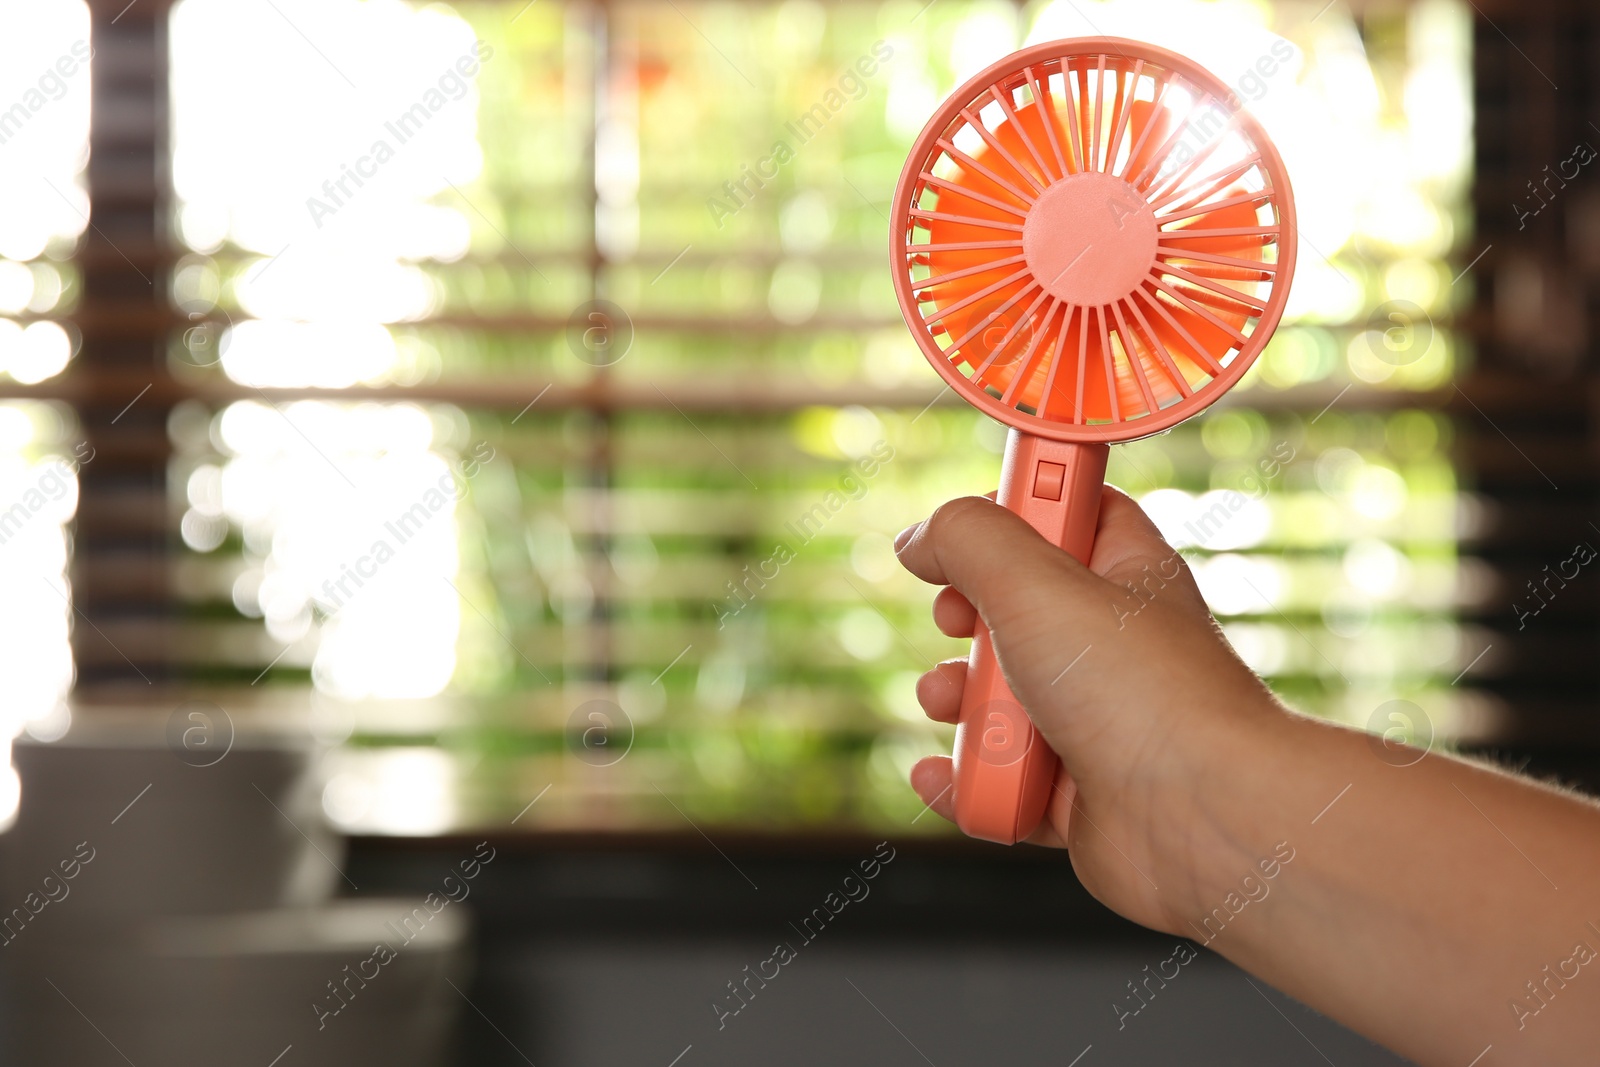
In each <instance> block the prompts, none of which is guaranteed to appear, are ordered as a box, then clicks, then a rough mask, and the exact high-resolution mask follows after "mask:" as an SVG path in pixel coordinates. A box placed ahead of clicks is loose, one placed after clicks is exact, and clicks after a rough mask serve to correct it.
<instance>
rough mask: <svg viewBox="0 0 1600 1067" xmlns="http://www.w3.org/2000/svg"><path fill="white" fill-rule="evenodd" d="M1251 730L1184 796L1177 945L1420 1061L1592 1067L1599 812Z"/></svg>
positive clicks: (1475, 770)
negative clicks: (1185, 863) (1186, 868)
mask: <svg viewBox="0 0 1600 1067" xmlns="http://www.w3.org/2000/svg"><path fill="white" fill-rule="evenodd" d="M1251 732H1252V737H1251V739H1250V740H1249V741H1247V742H1244V743H1243V744H1242V745H1236V746H1235V751H1233V752H1232V753H1231V754H1227V755H1226V756H1224V757H1223V758H1222V760H1220V761H1218V760H1216V759H1213V767H1212V774H1213V776H1214V777H1215V778H1216V781H1215V788H1212V789H1210V790H1205V791H1202V793H1201V794H1200V795H1198V796H1197V797H1196V798H1195V800H1196V820H1197V822H1198V824H1199V826H1200V830H1199V831H1198V833H1197V837H1198V839H1199V840H1200V841H1202V842H1209V843H1210V847H1208V848H1206V849H1205V850H1204V852H1205V858H1204V859H1203V860H1199V861H1197V862H1198V863H1199V864H1200V866H1201V870H1200V871H1199V872H1198V873H1197V875H1196V877H1195V879H1194V885H1195V886H1196V889H1197V892H1196V894H1195V896H1194V897H1193V899H1191V900H1189V901H1188V902H1187V903H1186V906H1185V908H1186V910H1189V911H1191V912H1192V914H1191V915H1187V916H1184V921H1185V924H1186V925H1187V927H1188V929H1187V930H1185V931H1182V932H1186V933H1188V934H1190V936H1192V937H1194V938H1195V939H1196V940H1197V941H1201V942H1204V943H1206V944H1208V945H1209V947H1211V948H1213V949H1214V950H1216V951H1218V952H1220V953H1222V954H1223V955H1224V956H1227V957H1228V958H1229V959H1232V960H1233V961H1234V962H1236V963H1238V964H1239V965H1240V966H1242V967H1245V968H1247V969H1249V970H1250V971H1252V972H1253V973H1256V974H1259V975H1261V976H1262V977H1263V978H1265V979H1266V980H1268V981H1270V982H1271V983H1273V984H1274V985H1276V986H1277V987H1279V988H1280V989H1283V990H1284V991H1286V992H1288V993H1291V994H1293V995H1294V996H1296V997H1298V998H1300V999H1301V1000H1303V1001H1305V1002H1306V1003H1307V1004H1310V1005H1311V1006H1313V1007H1315V1008H1317V1009H1318V1010H1320V1011H1322V1012H1324V1013H1326V1014H1328V1015H1330V1016H1332V1017H1334V1018H1336V1019H1339V1020H1340V1021H1342V1022H1344V1023H1346V1024H1347V1025H1349V1026H1351V1027H1353V1028H1355V1029H1357V1030H1359V1031H1360V1032H1362V1033H1364V1034H1366V1035H1368V1036H1369V1037H1371V1038H1373V1039H1374V1040H1376V1041H1379V1042H1381V1043H1383V1044H1386V1045H1388V1046H1390V1047H1392V1048H1395V1049H1397V1050H1398V1051H1401V1052H1402V1053H1404V1054H1406V1055H1408V1056H1410V1057H1412V1058H1414V1059H1416V1060H1417V1061H1418V1062H1420V1063H1424V1064H1433V1063H1439V1064H1451V1065H1455V1067H1464V1065H1465V1064H1467V1063H1469V1062H1471V1061H1472V1060H1473V1059H1474V1057H1476V1056H1478V1054H1479V1053H1480V1052H1482V1051H1483V1049H1484V1048H1485V1047H1486V1046H1488V1045H1490V1044H1493V1045H1494V1047H1495V1050H1496V1052H1495V1056H1494V1058H1493V1061H1492V1062H1494V1063H1498V1064H1509V1063H1539V1064H1557V1063H1577V1062H1580V1061H1581V1062H1584V1063H1588V1062H1592V1061H1593V1058H1594V1055H1595V1049H1594V1044H1595V1041H1596V1040H1600V958H1595V959H1594V960H1593V962H1591V963H1585V962H1583V960H1584V959H1587V958H1589V957H1590V956H1591V955H1592V954H1593V953H1600V809H1596V808H1595V807H1594V806H1592V805H1590V804H1588V803H1585V802H1583V801H1580V800H1575V799H1573V798H1570V797H1567V796H1564V795H1562V794H1560V793H1558V792H1556V791H1554V790H1550V789H1546V788H1544V787H1542V786H1538V785H1535V784H1533V783H1530V782H1527V781H1525V780H1519V779H1515V778H1512V777H1510V776H1507V775H1504V774H1501V773H1499V772H1497V771H1493V770H1490V769H1487V768H1482V767H1478V766H1475V765H1472V764H1468V763H1466V762H1463V761H1460V760H1456V759H1452V758H1448V757H1442V756H1435V755H1430V756H1427V757H1425V758H1423V759H1421V760H1420V761H1419V762H1417V763H1416V764H1414V765H1411V766H1395V765H1393V763H1391V762H1386V761H1384V760H1383V759H1380V758H1379V756H1378V754H1377V752H1376V751H1375V750H1374V748H1373V744H1372V741H1371V739H1370V738H1368V737H1367V736H1366V735H1364V734H1359V733H1356V732H1354V731H1351V730H1346V729H1342V728H1337V727H1332V726H1329V725H1327V724H1323V723H1318V722H1314V721H1311V720H1306V719H1302V718H1298V717H1286V718H1283V719H1277V720H1270V721H1269V722H1268V724H1266V725H1265V726H1263V727H1260V728H1256V727H1252V731H1251ZM1573 841H1583V842H1589V843H1592V845H1593V847H1592V848H1583V849H1574V848H1573V847H1572V846H1571V844H1570V843H1571V842H1573ZM1286 850H1292V857H1293V858H1292V859H1289V860H1288V861H1287V862H1284V860H1283V856H1284V855H1285V854H1286ZM1263 861H1266V862H1265V863H1263ZM1268 871H1272V872H1273V876H1272V877H1270V878H1269V877H1267V872H1268ZM1247 876H1248V877H1249V881H1246V877H1247ZM1590 923H1593V924H1594V926H1592V927H1591V926H1590V925H1589V924H1590ZM1579 946H1583V947H1582V948H1581V949H1580V947H1579ZM1546 968H1548V970H1547V969H1546ZM1530 982H1531V983H1533V985H1532V988H1531V989H1530V987H1529V985H1528V983H1530ZM1519 1003H1520V1004H1521V1005H1522V1006H1521V1007H1520V1008H1519V1007H1517V1006H1516V1005H1518V1004H1519Z"/></svg>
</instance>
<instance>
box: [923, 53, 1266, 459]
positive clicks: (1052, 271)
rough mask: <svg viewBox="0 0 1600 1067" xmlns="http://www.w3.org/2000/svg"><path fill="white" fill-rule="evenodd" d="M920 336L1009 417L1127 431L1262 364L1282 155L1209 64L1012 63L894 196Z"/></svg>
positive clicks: (970, 98)
mask: <svg viewBox="0 0 1600 1067" xmlns="http://www.w3.org/2000/svg"><path fill="white" fill-rule="evenodd" d="M894 208H895V214H894V217H895V218H897V219H899V220H900V225H899V228H898V229H897V230H896V232H895V234H894V235H893V239H894V245H893V247H892V249H891V252H892V255H893V257H894V260H895V263H896V269H895V279H894V281H895V288H896V291H897V293H898V295H899V298H900V305H901V310H902V312H903V313H904V315H905V318H906V321H907V324H908V325H910V327H911V329H912V332H913V334H914V335H915V336H916V337H917V341H918V344H919V345H920V346H921V348H922V350H923V352H924V354H926V355H927V357H928V359H929V360H930V361H931V362H932V363H933V365H934V367H935V368H936V369H937V370H938V371H939V372H940V374H941V375H943V376H944V378H945V380H946V381H947V382H948V383H949V384H950V385H951V386H952V387H954V388H956V389H957V390H958V391H960V392H961V393H962V394H963V395H964V396H965V397H966V398H967V399H968V400H969V401H971V402H972V403H974V404H976V405H977V406H979V407H980V408H982V409H984V410H985V411H987V412H988V413H989V414H991V415H993V416H994V417H995V418H998V419H1000V420H1002V421H1004V422H1007V423H1009V424H1011V425H1015V426H1019V427H1021V428H1024V429H1027V430H1029V431H1030V432H1034V433H1038V434H1042V435H1044V436H1049V437H1055V438H1058V439H1064V440H1095V441H1114V440H1127V439H1132V438H1135V437H1141V436H1144V435H1146V434H1150V433H1155V432H1158V431H1160V430H1163V429H1165V428H1167V427H1169V426H1172V425H1174V424H1175V423H1177V422H1179V421H1181V420H1182V419H1185V418H1187V417H1189V416H1190V415H1192V414H1194V413H1195V412H1197V411H1199V410H1200V409H1201V408H1203V407H1205V406H1206V405H1207V404H1209V403H1210V402H1211V401H1212V400H1214V399H1216V397H1217V396H1220V395H1221V394H1222V392H1224V391H1225V390H1226V389H1227V388H1228V387H1229V386H1231V385H1232V384H1233V383H1234V382H1235V381H1237V380H1238V378H1239V377H1240V376H1241V375H1242V374H1243V373H1244V371H1245V370H1246V369H1247V368H1248V367H1249V364H1250V363H1251V362H1252V361H1253V360H1254V359H1255V357H1256V355H1257V354H1258V353H1259V351H1260V349H1261V348H1262V346H1263V345H1264V344H1265V343H1266V340H1267V338H1268V337H1269V336H1270V335H1271V332H1272V330H1273V328H1274V327H1275V326H1276V325H1277V322H1278V319H1279V316H1280V315H1281V314H1282V310H1283V304H1284V301H1285V300H1286V299H1287V295H1288V285H1289V281H1290V278H1291V276H1292V273H1293V266H1294V253H1295V229H1294V208H1293V202H1292V196H1291V193H1290V189H1289V184H1288V179H1287V176H1286V174H1285V173H1284V169H1283V164H1282V161H1281V159H1280V158H1279V156H1278V154H1277V151H1276V149H1275V148H1274V147H1273V146H1272V144H1271V142H1270V141H1268V139H1267V137H1266V135H1265V134H1264V133H1263V132H1262V130H1261V128H1260V126H1259V125H1258V124H1257V123H1256V121H1255V120H1254V119H1253V118H1252V117H1251V116H1250V115H1248V114H1247V113H1245V112H1243V111H1241V110H1239V108H1238V101H1237V99H1236V98H1234V97H1232V96H1231V95H1230V94H1229V92H1228V90H1227V88H1226V86H1224V85H1223V84H1222V83H1221V82H1219V81H1218V80H1217V79H1216V78H1215V77H1214V76H1212V75H1211V74H1210V73H1209V72H1207V71H1205V70H1204V69H1203V68H1201V67H1199V66H1198V65H1197V64H1194V63H1192V62H1190V61H1189V60H1187V59H1184V58H1183V57H1181V56H1178V55H1176V54H1174V53H1171V52H1168V51H1166V50H1164V49H1160V48H1156V47H1154V46H1151V45H1145V44H1140V43H1138V42H1134V41H1124V40H1120V39H1116V38H1091V39H1079V40H1072V41H1056V42H1051V43H1049V44H1043V45H1038V46H1035V47H1033V48H1029V49H1026V50H1024V51H1022V52H1019V53H1017V54H1016V55H1013V56H1011V57H1009V58H1007V59H1006V60H1004V61H1002V62H1001V63H999V64H996V65H995V66H993V67H991V68H989V69H988V70H986V71H984V72H982V73H981V74H979V75H978V76H977V77H976V78H974V79H972V80H971V81H969V82H968V83H967V84H966V85H964V86H963V87H962V88H961V89H960V90H958V91H957V92H956V93H955V94H954V95H953V96H952V97H951V98H950V99H949V100H948V101H946V102H945V104H944V105H943V106H942V107H941V108H940V110H939V111H938V112H937V113H936V114H935V115H934V117H933V118H932V120H930V122H929V123H928V125H927V127H926V128H925V129H924V130H923V132H922V135H921V136H920V137H919V138H918V140H917V142H916V145H915V146H914V148H913V151H912V154H911V157H910V159H908V161H907V163H906V169H905V171H904V173H903V174H902V175H901V179H900V184H899V186H898V187H897V189H896V190H895V202H894Z"/></svg>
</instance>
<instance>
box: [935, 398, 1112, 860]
mask: <svg viewBox="0 0 1600 1067" xmlns="http://www.w3.org/2000/svg"><path fill="white" fill-rule="evenodd" d="M1110 451H1111V450H1110V449H1109V448H1108V447H1107V446H1105V445H1103V444H1078V443H1073V442H1068V441H1052V440H1048V439H1046V438H1043V437H1035V436H1033V435H1032V434H1028V433H1023V432H1022V431H1021V430H1016V429H1013V430H1012V431H1011V433H1010V435H1009V436H1008V437H1007V438H1006V456H1005V464H1004V466H1002V468H1001V471H1000V492H999V495H998V496H997V497H996V499H997V500H998V502H999V503H1000V505H1001V506H1002V507H1006V508H1009V509H1011V510H1012V511H1014V512H1016V513H1017V514H1018V515H1021V516H1022V517H1023V518H1024V519H1026V520H1027V521H1028V525H1030V526H1032V527H1033V528H1034V529H1035V530H1037V531H1039V533H1040V534H1041V535H1042V536H1043V537H1044V538H1045V540H1047V541H1049V542H1050V543H1051V544H1053V545H1058V546H1060V547H1061V548H1063V549H1065V550H1066V551H1067V552H1068V553H1069V554H1070V555H1072V556H1073V557H1074V558H1075V559H1077V560H1078V562H1080V563H1083V564H1087V563H1088V562H1089V552H1090V550H1091V549H1093V548H1094V531H1095V525H1096V523H1097V522H1098V521H1099V518H1100V488H1101V486H1102V485H1103V484H1104V482H1105V476H1106V458H1107V457H1108V456H1109V455H1110ZM1018 578H1019V579H1023V580H1025V576H1023V575H1018ZM1057 762H1058V760H1057V758H1056V754H1055V752H1054V751H1052V750H1051V748H1050V746H1049V745H1048V744H1047V743H1046V742H1045V740H1044V738H1043V737H1041V736H1040V735H1039V731H1038V729H1037V728H1036V727H1035V726H1034V725H1033V720H1032V719H1030V718H1029V717H1028V713H1027V712H1026V711H1024V710H1023V708H1022V705H1021V704H1019V703H1018V702H1017V698H1016V697H1014V696H1012V695H1011V688H1010V687H1009V686H1008V685H1006V680H1005V678H1004V677H1003V676H1002V675H1001V673H1000V665H999V663H997V662H996V661H995V658H994V646H993V644H992V643H991V642H990V639H989V628H988V627H987V626H985V625H984V623H983V620H982V619H979V620H978V623H977V626H976V628H975V629H974V632H973V635H972V654H971V656H970V658H969V659H968V660H967V684H966V689H965V691H964V692H963V694H962V697H961V721H960V724H959V725H958V726H957V727H956V745H955V791H956V797H955V801H956V825H958V826H960V827H961V829H962V830H964V831H965V832H966V833H968V834H969V835H971V836H973V837H979V838H983V839H984V840H986V841H997V842H999V843H1000V844H1002V845H1011V844H1015V843H1016V842H1018V841H1020V840H1022V839H1023V838H1025V837H1027V836H1028V835H1029V834H1031V833H1033V830H1034V828H1035V827H1036V826H1038V825H1039V820H1040V818H1042V817H1043V815H1044V809H1045V805H1046V803H1048V802H1049V800H1050V789H1051V786H1052V784H1053V783H1054V782H1055V777H1056V765H1057ZM1072 792H1073V791H1072V790H1070V789H1069V791H1068V793H1067V798H1068V800H1071V798H1072Z"/></svg>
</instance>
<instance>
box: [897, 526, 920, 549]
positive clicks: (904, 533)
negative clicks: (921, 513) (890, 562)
mask: <svg viewBox="0 0 1600 1067" xmlns="http://www.w3.org/2000/svg"><path fill="white" fill-rule="evenodd" d="M920 529H922V523H920V522H914V523H912V524H911V525H910V526H907V527H906V528H905V529H904V530H901V531H900V532H899V533H897V534H895V536H894V550H895V551H896V552H899V551H900V550H901V549H902V548H904V547H906V542H907V541H909V540H911V538H912V536H913V535H914V534H915V533H916V532H917V531H918V530H920Z"/></svg>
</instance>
